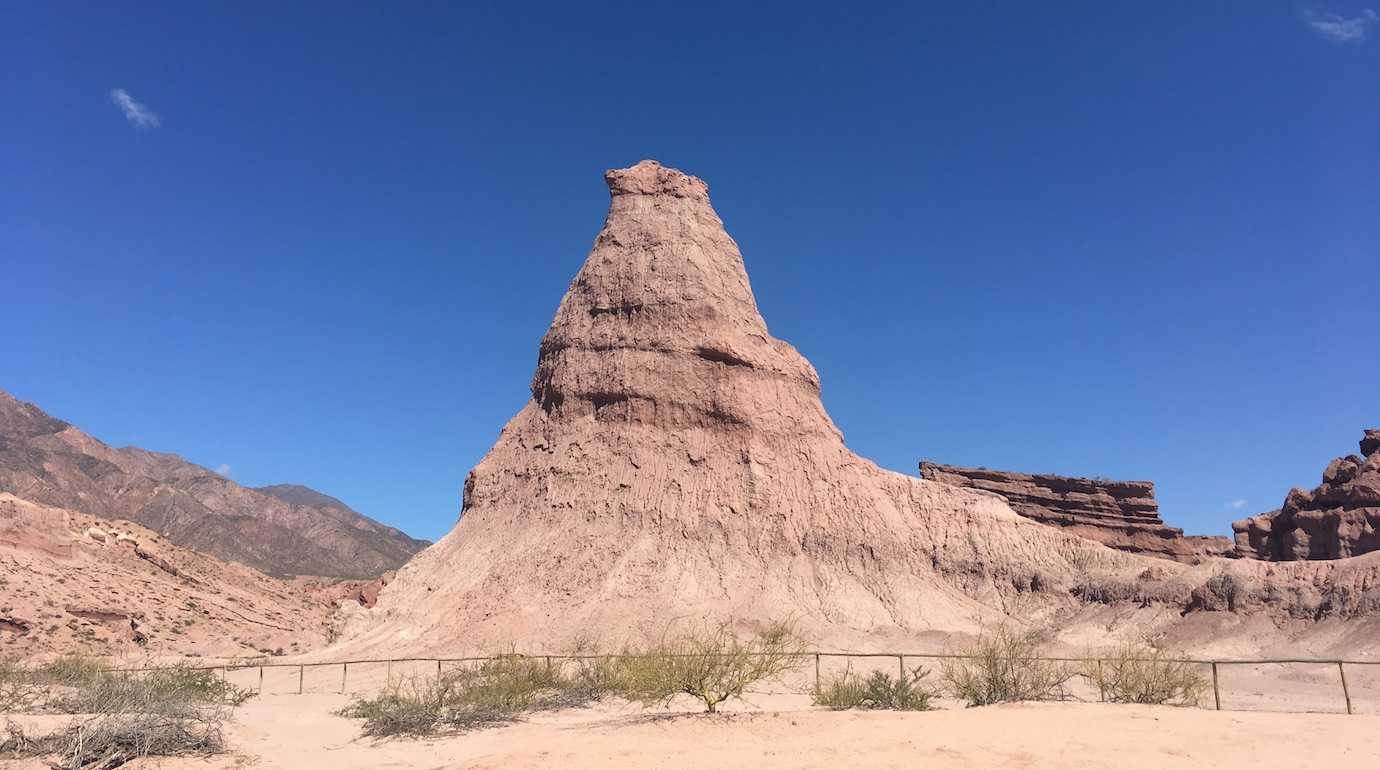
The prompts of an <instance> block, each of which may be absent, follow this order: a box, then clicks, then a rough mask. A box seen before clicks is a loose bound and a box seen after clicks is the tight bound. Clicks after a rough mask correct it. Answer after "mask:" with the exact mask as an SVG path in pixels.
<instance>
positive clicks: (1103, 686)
mask: <svg viewBox="0 0 1380 770" xmlns="http://www.w3.org/2000/svg"><path fill="white" fill-rule="evenodd" d="M1097 699H1098V700H1100V701H1102V702H1103V703H1106V702H1107V680H1106V679H1103V678H1102V659H1101V658H1098V659H1097Z"/></svg>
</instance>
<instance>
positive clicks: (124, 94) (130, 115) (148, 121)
mask: <svg viewBox="0 0 1380 770" xmlns="http://www.w3.org/2000/svg"><path fill="white" fill-rule="evenodd" d="M110 101H112V102H115V103H116V104H117V105H119V106H120V109H121V110H123V111H124V113H125V120H128V121H129V122H130V123H133V124H134V125H136V126H138V127H140V128H158V126H159V124H160V121H159V120H158V114H157V113H155V112H154V111H153V110H151V109H149V108H148V106H147V105H144V104H140V103H139V102H136V101H134V97H132V96H130V95H129V92H128V91H126V90H125V89H123V88H115V89H112V90H111V91H110Z"/></svg>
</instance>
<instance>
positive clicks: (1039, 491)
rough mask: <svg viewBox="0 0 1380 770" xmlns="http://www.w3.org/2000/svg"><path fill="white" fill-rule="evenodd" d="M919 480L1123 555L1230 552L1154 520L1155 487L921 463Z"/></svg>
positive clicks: (1226, 543)
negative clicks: (966, 491)
mask: <svg viewBox="0 0 1380 770" xmlns="http://www.w3.org/2000/svg"><path fill="white" fill-rule="evenodd" d="M920 476H921V477H922V478H926V479H929V480H930V481H937V482H940V483H942V484H950V485H953V486H959V487H971V488H973V489H981V490H984V491H987V492H992V493H995V494H998V495H1001V497H1002V498H1003V499H1005V500H1006V501H1007V502H1008V503H1010V504H1011V508H1012V510H1014V511H1015V512H1016V513H1019V514H1020V515H1022V516H1025V517H1027V518H1030V519H1034V520H1035V521H1038V522H1040V523H1042V524H1051V525H1054V526H1058V527H1063V528H1065V529H1066V530H1068V531H1069V532H1072V533H1074V534H1076V535H1079V536H1081V537H1086V538H1089V539H1092V540H1096V541H1098V542H1099V543H1103V544H1105V545H1109V546H1111V547H1113V548H1117V549H1120V550H1123V551H1131V552H1133V553H1144V554H1148V555H1151V556H1164V557H1168V558H1171V559H1178V560H1186V561H1191V560H1195V559H1198V558H1201V557H1203V556H1221V555H1223V554H1225V553H1227V552H1228V551H1230V550H1231V547H1232V544H1231V541H1230V540H1228V539H1227V538H1224V537H1204V536H1187V537H1186V536H1184V531H1183V530H1182V529H1179V528H1177V527H1171V526H1168V525H1166V524H1165V523H1164V521H1163V520H1162V519H1161V518H1160V507H1159V503H1157V502H1156V501H1155V484H1154V482H1150V481H1112V480H1109V479H1086V478H1078V477H1073V476H1055V475H1053V474H1043V473H1040V474H1031V473H1015V472H1012V471H994V470H989V469H987V468H963V467H959V466H956V465H941V464H939V463H933V462H929V461H928V460H927V461H923V462H921V463H920Z"/></svg>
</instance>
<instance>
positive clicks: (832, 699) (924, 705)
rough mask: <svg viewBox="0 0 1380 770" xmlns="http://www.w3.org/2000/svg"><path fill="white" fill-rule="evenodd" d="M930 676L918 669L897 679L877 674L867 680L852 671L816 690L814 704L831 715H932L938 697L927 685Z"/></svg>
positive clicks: (886, 674)
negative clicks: (853, 711) (863, 712)
mask: <svg viewBox="0 0 1380 770" xmlns="http://www.w3.org/2000/svg"><path fill="white" fill-rule="evenodd" d="M929 673H930V672H929V671H926V670H925V669H924V668H920V667H917V668H915V669H912V670H911V671H910V673H908V674H900V675H899V676H897V677H896V678H894V679H893V678H892V676H891V675H890V674H888V673H886V672H883V671H875V672H873V673H872V675H871V676H869V677H866V678H864V677H862V676H860V675H858V674H855V673H853V671H852V670H851V669H850V670H848V671H845V672H844V673H843V674H842V675H840V676H838V677H836V678H834V679H833V680H831V681H830V682H829V683H828V684H826V685H823V686H821V687H820V688H819V689H818V690H816V691H815V693H814V696H813V700H814V704H815V705H816V706H824V707H825V708H828V709H829V710H831V711H845V710H849V709H863V710H875V709H888V710H892V711H929V710H930V709H931V708H933V706H932V705H931V703H932V701H933V700H934V699H935V698H937V697H938V695H939V694H938V692H936V691H935V690H934V688H932V687H931V686H930V685H929V684H928V683H927V682H925V678H926V677H927V676H929Z"/></svg>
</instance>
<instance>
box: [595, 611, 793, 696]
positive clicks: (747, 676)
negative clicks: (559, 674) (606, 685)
mask: <svg viewBox="0 0 1380 770" xmlns="http://www.w3.org/2000/svg"><path fill="white" fill-rule="evenodd" d="M803 659H804V652H803V645H802V642H801V637H800V635H799V634H798V633H797V632H796V629H795V626H794V624H792V623H791V622H789V621H776V622H773V623H770V624H769V625H768V626H767V627H766V628H765V629H764V630H763V631H761V632H759V633H757V634H755V635H752V636H747V637H745V636H740V635H739V634H737V633H735V632H734V631H733V628H732V626H731V624H730V623H722V624H719V625H717V626H713V627H710V628H706V629H703V630H700V631H690V632H684V633H679V634H675V635H671V634H669V633H668V634H665V635H663V636H662V639H661V641H660V642H658V643H657V644H655V645H653V646H652V647H650V648H648V649H646V650H642V651H636V652H631V651H630V652H627V653H625V654H624V655H622V656H619V657H618V658H617V659H616V661H615V666H614V672H613V677H612V678H613V683H614V686H613V691H614V692H615V693H616V694H618V695H620V696H622V697H624V698H626V699H628V700H630V701H636V702H638V703H641V704H642V705H644V706H652V705H666V704H667V703H669V702H670V701H671V699H672V698H674V697H675V696H677V695H689V696H691V697H693V698H696V699H697V700H699V701H700V702H702V703H703V704H704V709H705V711H706V712H708V713H714V712H716V711H717V710H718V707H719V704H721V703H723V702H724V701H726V700H728V699H730V698H741V697H742V696H743V693H744V692H745V691H746V690H747V688H748V687H749V686H751V685H754V684H757V683H758V682H764V681H770V680H773V679H777V678H779V677H780V676H781V675H782V674H784V673H786V672H787V671H790V670H792V669H795V668H798V667H799V666H800V665H801V663H802V662H803Z"/></svg>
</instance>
